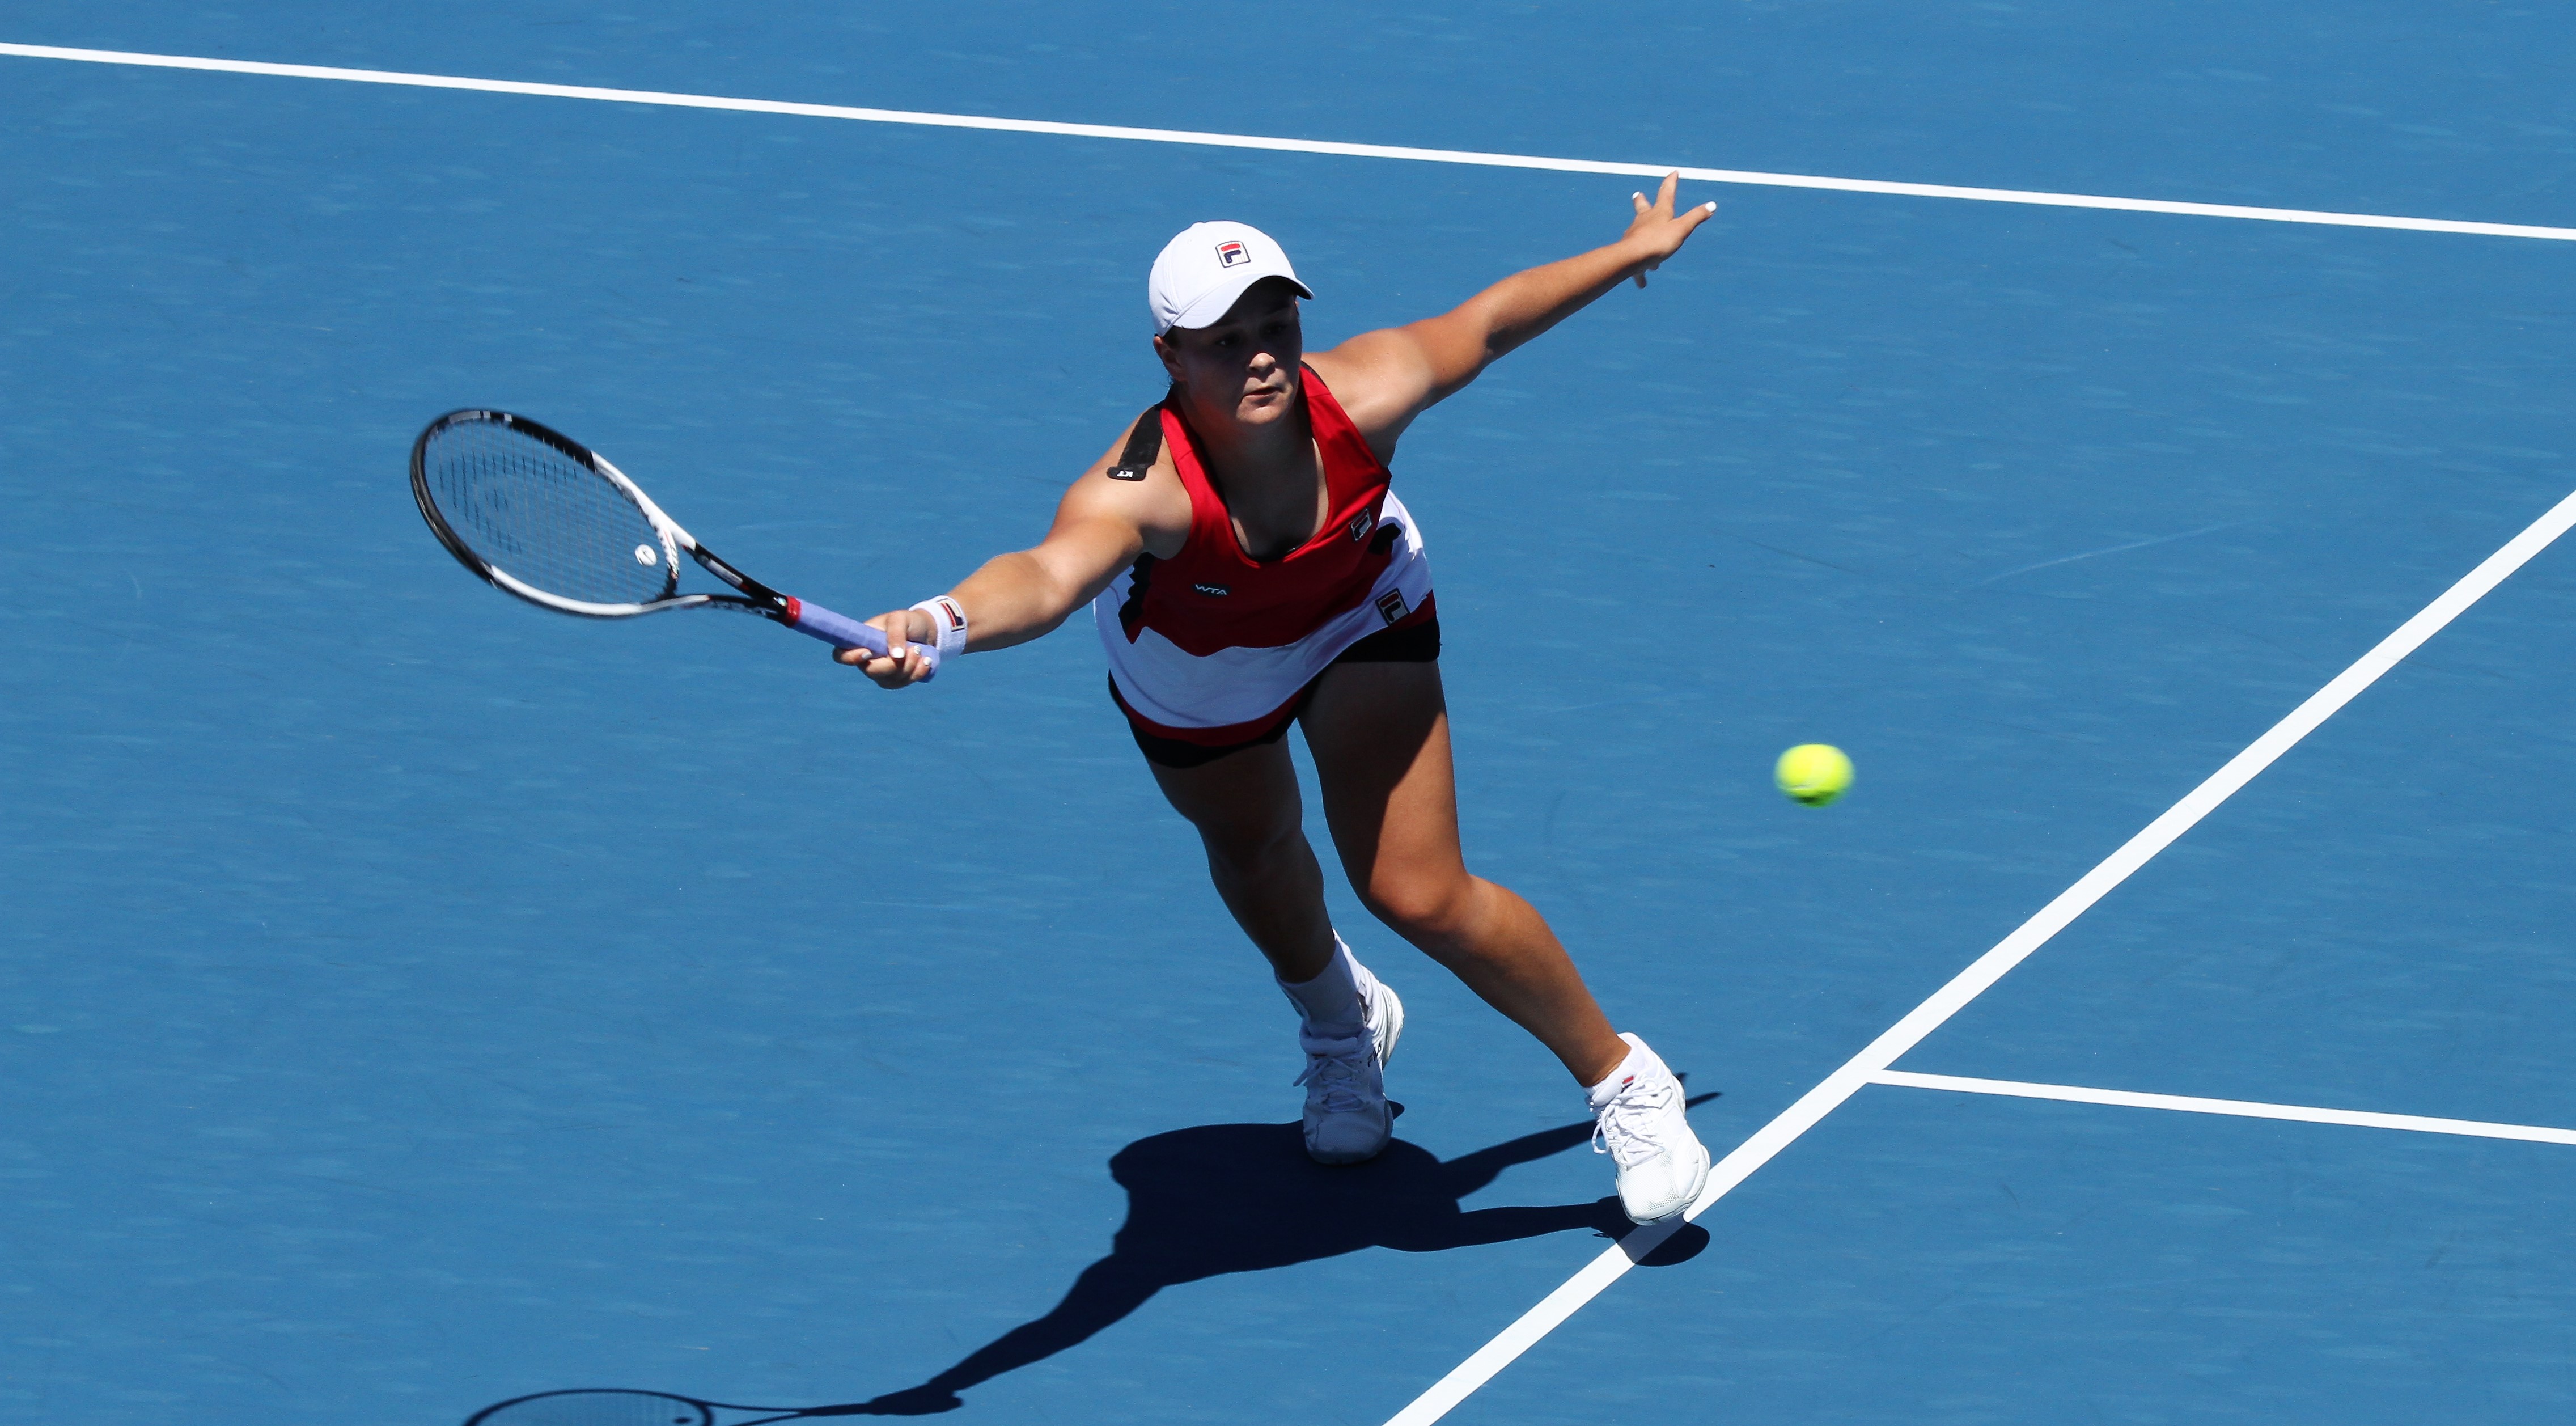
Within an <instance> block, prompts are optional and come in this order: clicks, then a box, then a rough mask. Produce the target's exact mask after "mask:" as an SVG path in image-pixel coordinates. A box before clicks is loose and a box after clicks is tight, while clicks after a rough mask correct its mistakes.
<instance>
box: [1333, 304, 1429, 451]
mask: <svg viewBox="0 0 2576 1426" xmlns="http://www.w3.org/2000/svg"><path fill="white" fill-rule="evenodd" d="M1306 365H1308V366H1309V367H1312V368H1313V369H1314V372H1315V375H1317V376H1319V377H1321V378H1323V381H1324V385H1325V386H1326V387H1328V388H1330V389H1331V391H1332V393H1333V400H1334V402H1335V403H1336V404H1338V405H1339V406H1340V407H1341V408H1342V413H1343V414H1344V415H1346V416H1348V417H1350V418H1351V424H1352V425H1353V426H1356V427H1358V428H1359V431H1360V434H1361V435H1362V436H1364V437H1366V438H1367V439H1368V441H1369V443H1370V444H1371V445H1373V446H1378V447H1380V448H1381V450H1380V454H1381V455H1384V454H1385V453H1386V451H1387V450H1391V449H1392V447H1393V445H1394V441H1395V437H1396V436H1397V435H1398V434H1400V433H1401V432H1402V431H1403V430H1404V428H1405V426H1406V425H1407V424H1408V423H1410V422H1411V421H1412V420H1413V418H1414V416H1415V415H1417V414H1419V413H1420V411H1421V409H1422V402H1423V396H1424V394H1425V393H1426V392H1427V391H1428V389H1429V383H1428V373H1429V371H1430V363H1429V362H1428V360H1427V359H1426V358H1425V357H1424V355H1423V353H1422V349H1421V344H1420V343H1419V342H1417V341H1415V340H1414V338H1413V335H1412V334H1411V333H1409V332H1406V331H1405V330H1403V329H1402V328H1400V327H1391V328H1385V329H1381V330H1379V331H1374V332H1362V333H1360V334H1359V335H1358V336H1356V337H1353V338H1351V339H1350V340H1348V341H1346V342H1343V343H1342V344H1341V345H1339V346H1337V347H1334V348H1332V349H1331V350H1329V351H1320V352H1314V353H1311V354H1309V355H1308V356H1307V358H1306Z"/></svg>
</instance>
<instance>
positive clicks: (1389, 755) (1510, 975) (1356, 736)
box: [1303, 663, 1628, 1085]
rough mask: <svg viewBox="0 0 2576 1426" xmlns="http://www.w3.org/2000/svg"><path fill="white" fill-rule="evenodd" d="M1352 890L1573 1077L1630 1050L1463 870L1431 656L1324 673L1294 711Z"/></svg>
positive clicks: (1496, 895) (1541, 945)
mask: <svg viewBox="0 0 2576 1426" xmlns="http://www.w3.org/2000/svg"><path fill="white" fill-rule="evenodd" d="M1303 722H1304V725H1305V732H1306V745H1307V747H1308V748H1310V749H1312V750H1313V752H1314V754H1315V771H1316V776H1317V778H1318V780H1319V781H1320V782H1321V783H1322V785H1323V792H1324V818H1325V821H1326V822H1327V823H1328V824H1329V825H1330V826H1331V827H1332V829H1333V846H1334V848H1335V849H1336V850H1337V851H1339V852H1340V853H1341V858H1342V867H1343V870H1344V871H1345V872H1346V873H1348V875H1349V876H1350V879H1351V887H1352V889H1353V890H1355V891H1357V892H1358V893H1359V896H1360V900H1361V901H1362V902H1363V903H1364V904H1365V905H1367V907H1368V909H1369V910H1370V912H1371V913H1373V914H1374V915H1376V917H1377V918H1378V919H1379V920H1381V921H1384V922H1385V923H1386V924H1387V926H1388V927H1389V928H1391V929H1392V930H1394V932H1395V933H1396V934H1397V935H1399V936H1402V937H1404V939H1406V940H1408V941H1410V942H1412V943H1413V944H1414V945H1416V946H1418V947H1420V948H1421V949H1422V951H1423V952H1424V954H1426V955H1429V956H1430V957H1431V958H1432V959H1433V960H1436V961H1438V962H1440V963H1441V964H1442V965H1444V966H1446V967H1448V968H1449V970H1450V971H1451V972H1452V973H1454V974H1455V975H1456V976H1457V977H1458V978H1459V979H1460V980H1463V981H1465V982H1466V983H1467V987H1468V988H1469V989H1470V990H1473V991H1475V992H1476V993H1477V994H1478V995H1480V996H1482V997H1484V1000H1485V1003H1486V1004H1488V1005H1491V1006H1493V1007H1494V1008H1495V1009H1496V1010H1499V1011H1501V1012H1502V1013H1503V1014H1505V1015H1507V1016H1509V1017H1511V1019H1512V1020H1513V1021H1514V1022H1515V1023H1517V1024H1518V1025H1520V1026H1521V1027H1522V1028H1523V1029H1525V1030H1527V1031H1529V1032H1530V1033H1531V1034H1532V1035H1535V1036H1537V1037H1538V1041H1539V1043H1540V1044H1543V1045H1545V1046H1547V1047H1548V1049H1549V1050H1551V1051H1553V1052H1554V1053H1555V1055H1556V1057H1557V1059H1559V1060H1561V1061H1563V1062H1564V1064H1565V1068H1566V1070H1567V1072H1569V1073H1571V1074H1572V1075H1573V1076H1574V1078H1575V1081H1576V1082H1577V1083H1579V1084H1584V1085H1592V1084H1598V1083H1600V1082H1601V1080H1602V1079H1603V1078H1605V1077H1606V1076H1608V1075H1609V1074H1610V1072H1611V1071H1613V1070H1615V1069H1617V1068H1618V1067H1619V1062H1620V1061H1621V1060H1623V1059H1625V1058H1627V1055H1628V1045H1627V1043H1626V1042H1625V1041H1623V1040H1621V1039H1620V1038H1619V1036H1618V1033H1617V1032H1616V1031H1614V1030H1612V1029H1611V1028H1610V1020H1609V1017H1607V1016H1605V1015H1603V1014H1602V1013H1601V1006H1600V1005H1599V1003H1598V1002H1596V1001H1594V1000H1593V998H1592V992H1591V991H1590V990H1588V989H1586V988H1585V986H1584V984H1583V977H1582V975H1581V974H1580V973H1578V972H1577V971H1576V970H1575V968H1574V961H1573V958H1572V957H1570V956H1568V955H1566V953H1565V947H1564V945H1563V944H1562V943H1560V942H1559V941H1558V940H1557V939H1556V933H1555V932H1554V931H1551V930H1549V929H1548V925H1547V921H1546V919H1545V918H1543V917H1541V916H1540V915H1539V914H1538V909H1537V908H1536V907H1533V906H1531V905H1530V904H1529V903H1528V902H1527V901H1525V900H1523V899H1521V897H1520V896H1519V895H1518V894H1516V893H1514V892H1513V891H1512V890H1511V889H1510V888H1508V887H1503V886H1497V885H1495V884H1494V883H1493V882H1490V881H1487V880H1485V879H1484V878H1483V877H1480V876H1475V875H1472V874H1470V873H1469V872H1468V870H1467V863H1466V859H1465V857H1464V856H1463V855H1462V854H1461V853H1460V851H1459V848H1458V794H1457V786H1456V782H1455V780H1454V774H1453V771H1452V769H1451V766H1450V760H1449V712H1448V704H1447V701H1446V700H1445V698H1444V697H1443V696H1442V693H1441V687H1440V666H1439V665H1438V664H1436V663H1346V664H1336V665H1334V666H1333V667H1332V668H1330V669H1327V670H1326V671H1325V673H1324V677H1323V680H1322V682H1321V683H1319V684H1318V685H1317V686H1316V689H1315V693H1314V696H1313V697H1312V698H1311V699H1309V700H1308V701H1307V704H1306V710H1305V713H1304V714H1303Z"/></svg>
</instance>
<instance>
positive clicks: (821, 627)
mask: <svg viewBox="0 0 2576 1426" xmlns="http://www.w3.org/2000/svg"><path fill="white" fill-rule="evenodd" d="M787 618H788V624H787V627H788V628H791V629H794V630H795V631H796V632H797V633H800V634H806V635H810V636H812V637H814V638H817V639H821V640H822V641H823V642H824V643H827V644H830V645H831V646H832V647H834V648H838V649H865V650H867V651H868V652H869V653H872V654H877V655H883V654H884V653H885V651H886V649H887V648H888V645H887V643H886V636H885V631H884V630H882V629H879V628H877V627H876V626H875V625H873V624H862V623H860V622H859V621H858V620H856V619H853V618H851V617H849V616H848V615H846V614H835V613H833V612H832V611H831V610H829V609H826V608H824V607H823V606H822V605H820V604H809V603H807V602H805V601H804V600H802V599H794V598H791V599H789V600H788V601H787ZM909 642H911V644H912V646H913V647H914V648H916V649H919V650H921V657H922V661H923V662H924V664H925V665H927V666H926V667H925V668H924V669H923V670H922V674H921V681H922V682H924V683H928V682H929V681H930V680H931V679H933V678H936V677H938V676H939V646H938V645H937V644H925V643H922V642H921V641H919V640H917V639H916V640H911V641H909Z"/></svg>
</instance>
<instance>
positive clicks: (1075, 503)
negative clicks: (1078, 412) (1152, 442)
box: [1062, 406, 1190, 548]
mask: <svg viewBox="0 0 2576 1426" xmlns="http://www.w3.org/2000/svg"><path fill="white" fill-rule="evenodd" d="M1162 415H1163V413H1162V408H1161V407H1159V406H1158V407H1156V408H1154V409H1153V410H1150V411H1148V412H1146V413H1145V414H1144V415H1143V416H1140V417H1138V418H1136V419H1135V420H1134V421H1131V422H1130V423H1129V424H1128V425H1126V426H1124V427H1122V428H1120V430H1119V432H1118V436H1117V439H1116V440H1114V441H1112V442H1110V445H1109V449H1107V450H1105V451H1103V452H1101V453H1100V458H1099V459H1098V460H1095V461H1093V462H1092V463H1091V466H1090V468H1089V469H1087V470H1085V471H1084V472H1083V473H1082V474H1081V475H1079V476H1077V477H1075V479H1074V482H1073V485H1072V487H1071V488H1070V489H1068V490H1066V492H1065V496H1064V505H1063V509H1062V514H1063V515H1064V516H1067V517H1071V518H1075V519H1100V520H1113V521H1116V522H1118V523H1119V524H1122V525H1133V526H1134V527H1135V528H1136V530H1137V531H1138V533H1140V534H1142V535H1143V536H1144V537H1145V542H1146V545H1147V547H1148V548H1153V547H1156V546H1159V545H1163V544H1166V543H1170V542H1172V541H1176V540H1178V539H1180V538H1182V537H1185V536H1187V535H1188V533H1189V528H1190V492H1189V488H1188V487H1187V486H1186V485H1184V484H1182V482H1181V472H1180V467H1179V466H1178V465H1176V464H1175V463H1174V462H1173V459H1172V448H1171V443H1170V442H1169V441H1164V442H1162V443H1160V444H1159V446H1157V447H1156V448H1155V449H1154V450H1153V453H1152V455H1151V456H1150V457H1147V456H1146V455H1145V452H1144V451H1143V450H1142V449H1139V448H1138V446H1139V443H1138V442H1137V440H1136V436H1137V434H1138V429H1139V428H1140V427H1143V426H1145V424H1146V423H1147V422H1153V423H1156V427H1155V428H1156V429H1157V430H1159V427H1160V422H1161V421H1162Z"/></svg>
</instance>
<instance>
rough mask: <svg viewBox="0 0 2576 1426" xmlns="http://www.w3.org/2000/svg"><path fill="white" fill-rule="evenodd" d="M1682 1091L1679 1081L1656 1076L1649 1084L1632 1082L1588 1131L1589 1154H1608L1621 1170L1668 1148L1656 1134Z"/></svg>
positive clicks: (1612, 1100)
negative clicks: (1590, 1137)
mask: <svg viewBox="0 0 2576 1426" xmlns="http://www.w3.org/2000/svg"><path fill="white" fill-rule="evenodd" d="M1681 1092H1682V1086H1681V1081H1679V1080H1676V1079H1673V1078H1670V1077H1668V1076H1664V1075H1657V1076H1655V1077H1654V1079H1653V1081H1652V1082H1651V1083H1647V1082H1644V1077H1643V1076H1640V1079H1639V1082H1633V1083H1630V1084H1629V1085H1627V1086H1626V1087H1625V1088H1622V1089H1621V1090H1620V1091H1619V1093H1618V1094H1617V1096H1616V1097H1614V1098H1612V1099H1611V1101H1610V1102H1609V1103H1608V1104H1605V1105H1603V1106H1602V1107H1601V1118H1600V1122H1599V1123H1597V1124H1595V1125H1594V1126H1593V1129H1592V1152H1594V1153H1596V1154H1608V1155H1610V1157H1611V1159H1612V1160H1613V1161H1614V1162H1616V1163H1617V1164H1618V1165H1619V1167H1621V1168H1623V1169H1624V1168H1629V1167H1632V1166H1634V1165H1636V1164H1641V1163H1644V1162H1645V1161H1646V1160H1648V1159H1650V1158H1653V1157H1654V1156H1655V1155H1657V1154H1660V1153H1662V1152H1663V1151H1664V1150H1665V1148H1667V1147H1668V1146H1667V1145H1666V1144H1665V1143H1664V1141H1663V1140H1662V1139H1661V1138H1659V1137H1657V1135H1656V1131H1657V1130H1658V1129H1660V1128H1661V1127H1662V1125H1663V1122H1664V1116H1665V1115H1666V1114H1668V1113H1670V1112H1671V1110H1672V1107H1673V1100H1674V1099H1675V1098H1676V1097H1677V1096H1678V1095H1680V1094H1681Z"/></svg>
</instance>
